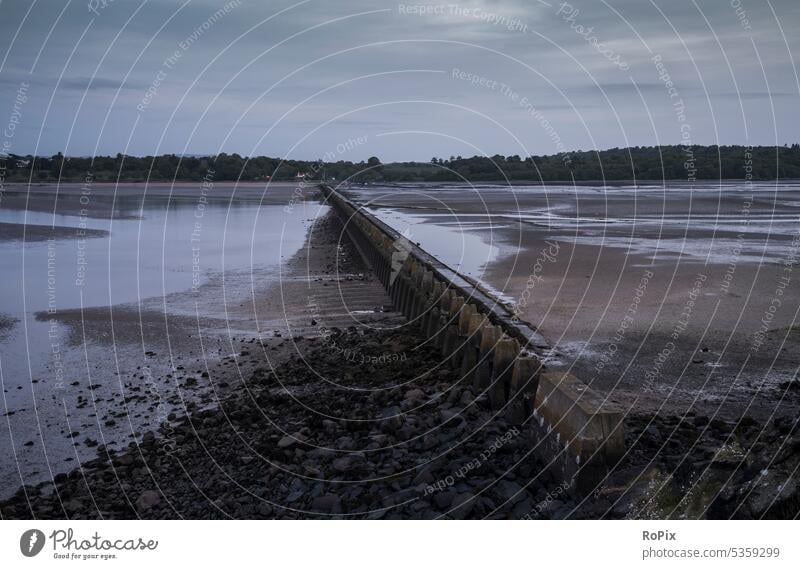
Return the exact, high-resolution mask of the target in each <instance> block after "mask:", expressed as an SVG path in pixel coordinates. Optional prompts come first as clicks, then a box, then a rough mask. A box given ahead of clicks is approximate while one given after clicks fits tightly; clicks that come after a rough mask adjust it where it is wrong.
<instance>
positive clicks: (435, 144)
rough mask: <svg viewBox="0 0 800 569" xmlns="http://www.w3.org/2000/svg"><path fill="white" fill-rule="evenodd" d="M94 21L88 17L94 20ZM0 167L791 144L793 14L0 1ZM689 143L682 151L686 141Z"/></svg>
mask: <svg viewBox="0 0 800 569" xmlns="http://www.w3.org/2000/svg"><path fill="white" fill-rule="evenodd" d="M90 7H91V8H93V10H90V9H89V8H90ZM0 11H1V12H2V14H3V17H2V18H0V38H3V39H2V43H0V64H1V65H2V67H0V87H2V94H0V120H2V122H3V123H5V122H6V121H5V117H8V116H11V114H12V112H14V105H15V102H17V103H18V101H17V92H18V89H19V87H20V85H23V84H24V85H28V88H27V90H26V95H27V96H26V100H25V102H24V105H23V106H22V108H21V110H20V109H19V104H17V108H18V110H19V111H20V112H19V119H20V120H19V124H18V125H17V128H16V129H15V131H14V132H13V136H11V137H10V138H9V137H8V136H6V139H8V140H7V141H6V142H8V144H7V145H6V146H7V147H9V146H10V148H11V150H10V151H11V152H15V153H37V154H52V153H55V152H58V151H62V152H65V153H67V154H71V155H91V154H94V153H98V154H116V153H117V152H125V153H128V154H139V155H146V154H155V153H165V152H174V153H182V152H186V153H195V154H196V153H216V152H221V151H224V152H238V153H240V154H248V155H249V154H268V155H275V156H287V157H295V158H306V159H311V158H316V157H319V156H322V155H324V154H325V153H326V152H329V151H330V150H331V149H335V148H336V147H337V145H338V144H340V143H342V142H344V141H346V140H348V139H352V138H357V137H364V136H366V137H367V138H368V140H369V144H367V145H359V146H358V147H357V148H354V149H353V151H352V153H351V154H352V156H350V155H348V156H343V158H346V159H353V160H360V159H364V158H366V157H367V156H369V155H371V154H376V155H378V156H381V157H382V158H383V159H385V160H427V159H429V158H430V157H431V156H434V155H436V156H449V155H457V154H462V155H470V154H482V153H485V154H489V155H491V154H496V153H500V154H520V155H525V154H552V153H557V152H559V149H558V148H557V145H556V142H555V141H556V138H554V136H553V133H554V132H555V133H556V135H557V138H558V140H560V141H561V142H560V144H562V145H563V146H564V147H566V148H569V149H577V148H582V149H587V148H607V147H614V146H629V145H650V144H658V143H660V144H674V143H678V142H681V141H687V138H688V140H689V141H691V142H695V143H698V144H717V143H718V144H754V145H755V144H758V145H774V144H784V143H791V142H795V141H796V140H797V139H798V137H797V135H796V132H795V129H794V128H793V127H795V126H796V125H797V124H800V120H799V119H800V116H798V109H799V108H800V105H798V103H800V81H798V76H797V63H796V62H795V61H794V60H793V55H794V54H795V53H797V52H798V47H800V37H798V36H799V35H800V5H798V3H797V2H796V1H794V0H758V1H756V0H750V1H747V0H741V1H739V0H733V1H729V0H724V1H718V0H704V1H700V0H673V1H669V2H667V1H665V0H652V1H651V0H645V1H642V0H600V1H597V0H593V1H591V2H590V1H578V0H575V1H573V2H570V3H557V2H550V1H549V0H548V1H547V2H545V1H536V0H524V1H523V0H499V1H491V0H482V1H470V2H463V3H459V4H404V3H397V2H386V1H383V0H378V1H375V0H370V1H367V0H348V1H347V2H342V1H330V0H326V1H324V0H306V1H300V2H285V1H278V2H274V1H271V0H270V1H268V2H259V1H255V0H232V1H230V2H227V3H225V2H210V1H205V0H189V1H185V2H184V3H176V2H168V1H166V0H151V1H148V2H141V3H134V2H127V1H126V2H122V1H121V0H105V2H101V1H97V0H93V1H92V2H90V3H89V4H88V5H87V3H86V2H84V1H80V2H69V3H67V4H66V5H65V4H64V3H63V2H58V1H55V0H38V1H34V2H33V3H31V2H25V1H22V0H4V1H2V3H1V4H0ZM687 133H688V134H687Z"/></svg>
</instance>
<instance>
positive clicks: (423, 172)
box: [0, 144, 800, 183]
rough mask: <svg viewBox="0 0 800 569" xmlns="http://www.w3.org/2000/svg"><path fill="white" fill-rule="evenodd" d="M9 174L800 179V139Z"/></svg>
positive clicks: (49, 167) (111, 162) (142, 162)
mask: <svg viewBox="0 0 800 569" xmlns="http://www.w3.org/2000/svg"><path fill="white" fill-rule="evenodd" d="M0 176H1V177H2V178H3V179H4V180H6V181H20V182H23V181H28V180H29V179H32V180H33V181H34V182H52V181H56V180H61V181H70V182H80V181H83V180H85V179H87V178H88V177H91V179H92V180H93V181H107V182H112V181H117V180H119V181H123V182H141V181H145V180H150V181H172V180H177V181H200V180H203V179H204V178H206V177H210V178H212V179H213V180H215V181H232V180H241V181H266V180H275V181H287V180H295V179H297V178H298V176H305V177H306V179H313V180H322V179H327V180H336V181H343V180H350V181H352V182H354V183H374V182H458V181H465V180H466V181H470V182H490V181H491V182H497V181H505V180H509V181H534V182H535V181H548V182H551V181H571V180H573V179H574V180H576V181H590V180H607V181H621V180H625V181H628V180H633V179H637V180H662V179H664V180H684V181H687V180H688V181H693V180H715V179H720V178H723V179H742V178H746V177H748V176H750V177H752V179H754V180H774V179H786V178H800V145H798V144H793V145H791V146H780V147H768V146H760V147H744V146H657V147H656V146H637V147H632V148H611V149H608V150H601V151H577V152H570V153H565V154H557V155H547V156H527V157H520V156H517V155H515V156H501V155H496V156H492V157H486V156H473V157H470V158H462V157H461V156H451V157H450V158H433V159H432V160H431V161H430V162H393V163H388V164H382V163H381V162H380V160H379V159H378V158H376V157H371V158H370V159H369V160H367V161H366V162H363V161H362V162H349V161H338V162H324V161H322V160H316V161H307V160H282V159H280V158H270V157H267V156H254V157H249V158H248V157H243V156H239V155H238V154H224V153H223V154H218V155H216V156H205V157H198V156H178V155H175V154H166V155H162V156H155V157H153V156H143V157H136V156H124V155H122V154H117V155H116V156H97V157H94V158H87V157H64V156H63V155H61V154H57V155H55V156H50V157H35V158H34V157H33V156H19V155H13V154H10V155H6V156H2V157H0Z"/></svg>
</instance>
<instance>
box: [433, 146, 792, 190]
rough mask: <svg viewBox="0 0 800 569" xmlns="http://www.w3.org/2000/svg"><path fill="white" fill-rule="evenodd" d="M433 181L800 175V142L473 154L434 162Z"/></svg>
mask: <svg viewBox="0 0 800 569" xmlns="http://www.w3.org/2000/svg"><path fill="white" fill-rule="evenodd" d="M432 162H433V163H434V166H436V167H437V170H438V172H435V173H434V172H432V173H431V174H430V175H429V176H428V179H429V180H441V181H450V180H458V179H465V180H469V181H471V182H478V181H497V180H506V179H508V180H511V181H520V180H534V181H535V180H543V181H571V180H573V179H574V180H576V181H589V180H607V181H614V180H617V181H619V180H625V181H629V180H634V179H636V180H683V181H693V180H718V179H720V178H723V179H742V178H747V177H748V176H751V177H752V178H753V179H754V180H774V179H776V178H777V179H785V178H800V145H798V144H793V145H791V146H781V147H774V146H772V147H769V146H759V147H745V146H636V147H632V148H611V149H608V150H601V151H577V152H570V153H565V154H557V155H549V156H531V157H526V158H522V157H520V156H492V157H484V156H473V157H471V158H462V157H460V156H456V157H452V156H451V157H450V158H449V159H448V160H444V159H439V158H434V159H433V160H432Z"/></svg>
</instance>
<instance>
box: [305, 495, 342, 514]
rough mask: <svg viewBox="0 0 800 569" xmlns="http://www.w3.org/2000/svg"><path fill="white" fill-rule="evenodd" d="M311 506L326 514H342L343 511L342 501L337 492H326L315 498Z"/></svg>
mask: <svg viewBox="0 0 800 569" xmlns="http://www.w3.org/2000/svg"><path fill="white" fill-rule="evenodd" d="M311 507H312V508H313V509H314V510H315V511H318V512H323V513H326V514H340V513H341V512H342V501H341V499H340V498H339V496H337V495H336V494H325V495H323V496H320V497H319V498H314V501H313V502H312V503H311Z"/></svg>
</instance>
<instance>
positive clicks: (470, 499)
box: [450, 492, 475, 520]
mask: <svg viewBox="0 0 800 569" xmlns="http://www.w3.org/2000/svg"><path fill="white" fill-rule="evenodd" d="M474 507H475V494H473V493H472V492H464V493H463V494H458V495H457V496H456V497H455V498H453V503H452V508H453V509H452V511H450V515H451V516H452V517H454V518H455V519H457V520H463V519H465V518H466V517H468V516H469V515H470V513H472V509H473V508H474Z"/></svg>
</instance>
